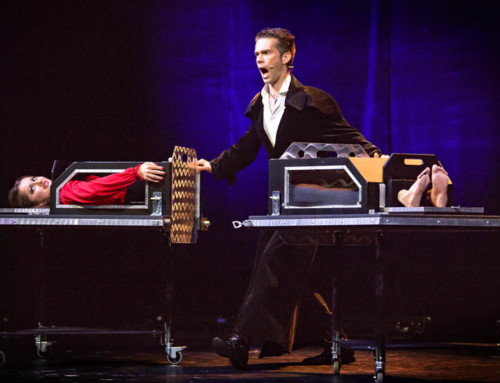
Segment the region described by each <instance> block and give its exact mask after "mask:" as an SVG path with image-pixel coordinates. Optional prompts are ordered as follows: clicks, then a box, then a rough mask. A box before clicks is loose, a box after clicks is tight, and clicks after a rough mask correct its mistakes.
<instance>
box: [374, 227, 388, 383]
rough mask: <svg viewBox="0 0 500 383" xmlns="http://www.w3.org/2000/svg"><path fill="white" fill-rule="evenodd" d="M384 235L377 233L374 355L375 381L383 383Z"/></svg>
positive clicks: (384, 348)
mask: <svg viewBox="0 0 500 383" xmlns="http://www.w3.org/2000/svg"><path fill="white" fill-rule="evenodd" d="M383 237H384V233H383V232H382V230H377V231H376V232H375V262H376V266H375V301H376V302H375V303H376V307H377V308H376V310H377V313H376V319H375V320H376V323H375V342H376V349H375V353H374V363H375V376H374V378H375V381H376V382H377V383H382V382H383V380H384V375H385V350H386V342H385V307H384V306H385V305H384V303H385V302H384V271H385V270H384V269H385V267H384V261H385V260H384V256H385V254H384V248H383Z"/></svg>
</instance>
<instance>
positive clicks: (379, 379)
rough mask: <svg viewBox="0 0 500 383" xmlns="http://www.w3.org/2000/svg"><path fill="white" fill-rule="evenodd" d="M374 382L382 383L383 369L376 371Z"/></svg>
mask: <svg viewBox="0 0 500 383" xmlns="http://www.w3.org/2000/svg"><path fill="white" fill-rule="evenodd" d="M375 383H384V371H380V370H379V371H377V373H376V375H375Z"/></svg>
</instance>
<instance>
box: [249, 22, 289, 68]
mask: <svg viewBox="0 0 500 383" xmlns="http://www.w3.org/2000/svg"><path fill="white" fill-rule="evenodd" d="M265 37H274V38H275V39H277V40H278V44H277V46H276V47H277V48H278V50H279V52H280V55H281V56H283V55H284V54H285V53H286V52H290V54H291V55H292V58H291V59H290V61H288V62H287V63H286V65H287V66H288V67H291V66H292V65H293V59H294V58H295V36H294V35H292V33H291V32H290V31H289V30H287V29H283V28H265V29H263V30H261V31H260V32H259V33H257V36H255V41H257V40H258V39H261V38H265Z"/></svg>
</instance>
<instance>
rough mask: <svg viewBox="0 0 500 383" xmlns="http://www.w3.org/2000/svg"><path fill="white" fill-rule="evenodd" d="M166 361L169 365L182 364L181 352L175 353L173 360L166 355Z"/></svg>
mask: <svg viewBox="0 0 500 383" xmlns="http://www.w3.org/2000/svg"><path fill="white" fill-rule="evenodd" d="M167 361H168V363H170V364H179V363H180V362H182V352H176V353H175V357H174V358H172V357H171V356H170V355H169V354H167Z"/></svg>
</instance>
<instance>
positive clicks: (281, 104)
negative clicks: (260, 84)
mask: <svg viewBox="0 0 500 383" xmlns="http://www.w3.org/2000/svg"><path fill="white" fill-rule="evenodd" d="M291 80H292V78H291V76H290V74H288V75H287V76H286V79H285V81H284V82H283V85H281V88H280V91H279V92H278V98H277V99H276V100H275V99H274V98H273V97H272V96H271V95H270V94H269V85H268V84H266V85H264V88H262V91H261V95H262V104H263V106H264V130H265V131H266V134H267V137H268V138H269V141H271V144H272V145H273V147H274V145H275V143H276V133H277V132H278V126H279V124H280V121H281V117H283V113H284V112H285V98H286V93H287V92H288V88H289V87H290V81H291Z"/></svg>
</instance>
